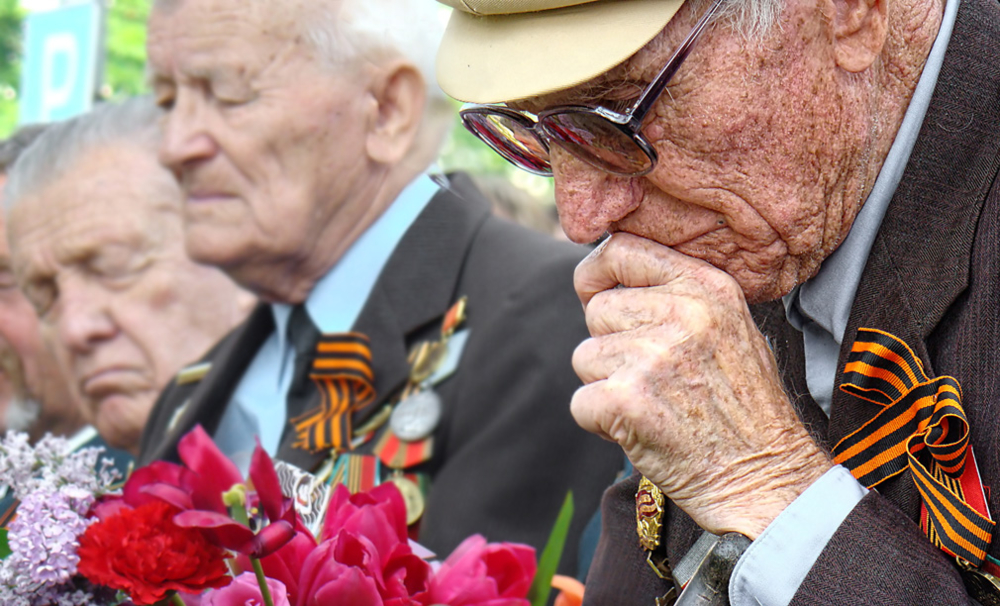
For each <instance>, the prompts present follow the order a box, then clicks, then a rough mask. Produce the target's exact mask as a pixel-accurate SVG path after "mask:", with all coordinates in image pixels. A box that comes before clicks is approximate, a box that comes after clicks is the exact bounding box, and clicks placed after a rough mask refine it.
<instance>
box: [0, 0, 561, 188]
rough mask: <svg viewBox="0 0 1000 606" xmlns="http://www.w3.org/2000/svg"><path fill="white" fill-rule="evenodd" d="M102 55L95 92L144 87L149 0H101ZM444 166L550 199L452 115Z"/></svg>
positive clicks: (9, 70)
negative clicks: (497, 178)
mask: <svg viewBox="0 0 1000 606" xmlns="http://www.w3.org/2000/svg"><path fill="white" fill-rule="evenodd" d="M104 2H105V11H106V19H105V32H104V34H105V46H106V55H105V62H104V73H103V75H102V80H101V87H100V91H99V96H100V97H101V98H104V99H120V98H123V97H128V96H132V95H137V94H141V93H144V92H147V91H148V87H147V85H146V77H145V65H146V18H147V16H148V15H149V10H150V5H151V1H150V0H104ZM24 14H25V12H24V10H22V9H21V8H20V7H19V6H18V0H0V139H2V138H4V137H7V136H9V135H10V134H11V133H12V132H13V131H14V129H15V128H16V127H17V101H18V99H17V89H18V86H19V85H20V74H21V37H22V36H21V24H22V21H23V18H24ZM439 164H440V166H441V168H443V169H445V170H466V171H469V172H472V173H485V174H500V175H504V176H506V177H508V178H509V180H510V181H511V183H512V184H514V185H515V186H516V187H519V188H520V189H523V190H525V191H527V192H528V193H530V194H532V195H533V196H535V197H537V198H539V199H540V200H541V201H542V203H551V197H552V184H551V180H549V179H541V178H539V177H534V176H532V175H529V174H527V173H524V172H522V171H518V170H517V169H515V168H514V167H512V166H510V165H509V164H507V162H506V161H504V160H503V159H501V158H500V157H499V156H497V155H496V154H495V153H493V152H492V151H490V150H489V149H487V148H486V147H485V146H484V145H483V144H482V143H480V142H479V141H478V140H477V139H475V137H473V136H472V135H471V134H469V133H468V132H467V131H466V130H465V129H464V128H462V127H461V125H460V124H459V123H458V121H457V119H456V124H455V128H454V129H453V130H452V135H451V137H450V138H449V140H448V142H447V143H446V144H445V147H444V150H443V151H442V155H441V158H440V161H439Z"/></svg>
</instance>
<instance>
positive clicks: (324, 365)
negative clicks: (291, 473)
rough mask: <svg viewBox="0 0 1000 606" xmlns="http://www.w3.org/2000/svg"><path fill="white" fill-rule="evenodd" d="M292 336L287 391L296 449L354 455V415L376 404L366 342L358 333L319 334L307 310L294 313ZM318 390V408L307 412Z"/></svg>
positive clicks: (290, 324) (299, 307) (300, 307)
mask: <svg viewBox="0 0 1000 606" xmlns="http://www.w3.org/2000/svg"><path fill="white" fill-rule="evenodd" d="M288 336H289V341H290V342H291V344H292V347H293V348H294V349H295V367H294V370H293V377H292V386H291V388H290V389H289V391H288V410H289V416H290V417H291V421H290V423H291V425H292V430H293V431H294V432H295V441H294V443H293V444H292V446H293V448H298V449H302V450H307V451H309V452H313V453H315V452H320V451H324V450H333V451H334V452H335V453H339V452H344V451H346V450H350V449H351V415H352V414H353V413H354V411H356V410H360V409H362V408H364V407H365V406H367V405H369V404H371V403H372V402H373V401H374V400H375V389H374V387H373V386H372V381H373V375H372V369H371V351H370V350H369V348H368V337H366V336H365V335H363V334H361V333H356V332H347V333H330V334H323V333H320V331H319V330H318V329H317V328H316V326H315V325H314V324H313V322H312V320H311V319H310V318H309V314H308V313H306V309H305V306H303V305H297V306H295V308H294V309H293V310H292V314H291V316H290V317H289V319H288ZM317 390H318V391H319V396H320V397H319V399H320V403H319V406H314V407H312V408H309V409H308V410H307V409H306V408H307V407H308V406H309V404H310V403H311V402H313V401H314V400H315V397H316V391H317ZM300 411H301V412H300ZM292 415H294V416H292Z"/></svg>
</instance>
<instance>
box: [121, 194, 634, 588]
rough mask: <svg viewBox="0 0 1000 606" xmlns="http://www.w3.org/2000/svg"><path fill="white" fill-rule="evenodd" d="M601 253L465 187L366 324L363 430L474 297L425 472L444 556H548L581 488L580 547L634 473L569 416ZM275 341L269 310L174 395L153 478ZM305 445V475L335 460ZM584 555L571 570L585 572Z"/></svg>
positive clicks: (436, 218) (207, 423)
mask: <svg viewBox="0 0 1000 606" xmlns="http://www.w3.org/2000/svg"><path fill="white" fill-rule="evenodd" d="M586 252H587V251H586V250H585V249H584V248H582V247H577V246H574V245H570V244H565V243H559V242H556V241H554V240H552V239H551V238H549V237H546V236H543V235H541V234H536V233H534V232H531V231H528V230H527V229H524V228H522V227H519V226H515V225H513V224H510V223H507V222H505V221H502V220H499V219H497V218H495V217H493V216H492V215H491V214H490V212H489V206H488V204H487V202H486V201H485V200H484V199H483V197H482V195H481V194H479V192H477V191H476V190H475V189H474V187H473V186H472V185H471V182H470V181H469V179H468V178H467V177H465V176H463V175H457V176H454V177H452V179H451V186H450V187H449V188H448V189H445V190H441V191H440V192H439V193H438V194H437V195H436V196H435V197H434V199H433V200H432V201H431V202H430V203H429V204H428V206H427V208H426V209H425V210H424V211H423V213H422V214H421V215H420V216H419V218H418V219H417V220H416V222H415V223H414V225H413V226H411V228H410V229H409V230H408V231H407V233H406V234H405V236H404V237H403V239H402V240H401V242H400V244H399V246H398V247H397V248H396V250H395V251H394V252H393V254H392V257H391V258H390V260H389V262H388V264H387V265H386V267H385V269H384V270H383V272H382V274H381V275H380V276H379V279H378V281H377V283H376V285H375V287H374V290H373V291H372V293H371V295H370V296H369V298H368V300H367V302H366V304H365V306H364V308H363V310H362V312H361V315H360V317H359V318H358V320H357V323H356V324H355V330H358V331H361V332H363V333H365V334H367V335H368V336H369V337H370V339H371V351H372V358H373V368H374V373H375V389H376V392H377V394H378V395H377V401H376V402H375V403H374V404H373V405H370V406H368V407H367V408H365V409H364V410H362V411H360V413H358V415H357V416H356V418H355V419H354V423H355V427H357V426H358V425H359V424H360V423H361V422H363V421H364V420H365V419H366V418H367V417H368V416H370V415H371V414H373V413H374V412H376V411H377V410H379V409H380V408H381V407H382V404H383V403H384V402H386V401H388V400H389V399H390V398H391V397H392V396H394V395H395V394H396V393H397V392H398V391H399V389H400V388H401V387H403V385H404V384H405V381H406V378H407V375H408V371H409V365H408V364H407V361H406V356H407V352H408V347H409V346H410V345H411V344H412V343H413V342H414V341H418V340H421V339H428V338H432V337H435V336H436V335H437V334H439V332H440V327H441V320H442V317H443V315H444V313H445V311H447V310H448V308H449V307H450V306H451V305H452V304H453V303H454V302H455V301H456V300H457V299H458V298H459V297H461V296H463V295H467V296H468V320H467V322H466V326H467V327H468V328H469V338H468V341H467V343H466V346H465V349H464V351H463V353H462V358H461V361H460V363H459V366H458V370H457V372H456V373H455V374H454V375H452V376H451V377H450V378H448V379H445V380H444V381H443V382H442V383H440V384H438V385H437V386H436V390H437V392H438V393H439V394H440V396H441V398H442V400H443V404H444V418H443V421H442V422H441V424H440V425H439V427H438V428H437V430H436V431H435V435H434V438H435V447H434V456H433V458H432V459H431V460H430V461H429V462H427V463H425V464H423V465H421V466H420V467H417V468H415V470H416V471H424V472H427V473H429V474H430V475H431V477H432V483H431V489H430V493H429V495H428V501H427V509H426V513H425V515H424V517H423V519H422V522H421V528H420V541H421V543H423V544H424V545H426V546H427V547H429V548H430V549H432V550H435V551H436V552H438V553H439V554H441V555H442V556H444V555H447V553H449V552H450V551H451V550H452V549H453V548H454V547H455V546H456V545H457V544H458V543H459V542H460V541H462V540H463V539H464V538H466V537H467V536H469V535H471V534H474V533H477V532H478V533H481V534H483V535H485V536H486V537H487V538H488V539H489V540H491V541H519V542H525V543H528V544H530V545H533V546H535V547H536V548H538V549H539V550H540V549H541V548H542V547H544V544H545V540H546V539H547V537H548V534H549V531H550V530H551V528H552V525H553V522H554V521H555V517H556V514H557V513H558V511H559V507H560V506H561V504H562V501H563V498H564V497H565V495H566V492H567V491H568V490H570V489H572V490H573V494H574V497H575V501H576V511H577V515H576V516H575V519H574V528H573V530H574V532H575V533H579V532H581V531H582V528H583V525H584V524H585V523H586V521H587V518H588V517H589V516H590V514H592V513H593V512H594V511H596V509H597V507H598V503H599V501H600V495H601V492H602V491H603V490H604V489H605V488H606V487H607V486H608V485H609V484H610V483H611V482H612V481H613V480H614V477H615V473H616V472H617V471H618V470H619V469H620V468H621V465H622V457H621V452H620V450H619V449H618V448H617V446H615V445H613V444H610V443H606V442H604V441H603V440H600V439H598V438H596V437H594V436H591V435H589V434H587V433H586V432H584V431H583V430H581V429H580V428H579V427H577V425H576V424H575V423H574V422H573V418H572V416H571V415H570V413H569V401H570V397H571V396H572V394H573V392H574V391H575V390H576V388H577V387H578V386H579V379H577V377H576V375H575V374H574V372H573V370H572V366H571V364H570V358H571V355H572V351H573V349H574V348H575V347H576V345H578V344H579V343H580V341H582V340H583V339H584V338H586V337H587V336H588V334H587V329H586V325H585V323H584V318H583V312H582V308H581V306H580V302H579V300H578V299H577V298H576V295H575V293H574V290H573V284H572V277H573V268H574V266H575V265H576V263H577V262H578V261H579V260H580V259H581V258H582V257H583V255H584V254H585V253H586ZM273 329H274V324H273V321H272V315H271V312H270V309H269V308H268V307H267V306H264V305H261V306H259V307H258V308H257V309H256V310H255V311H254V312H253V314H252V315H251V316H250V318H249V319H248V320H247V321H246V322H245V323H244V324H243V325H242V326H240V327H238V328H237V329H236V330H235V331H234V332H233V333H232V334H230V335H229V336H227V337H226V338H225V339H224V340H223V341H222V342H221V343H219V344H218V345H217V346H216V347H215V348H214V350H213V351H212V352H210V353H209V354H208V356H207V358H206V360H210V361H212V368H211V370H210V371H209V373H208V375H207V376H205V378H204V379H203V380H201V381H200V382H198V383H196V384H193V385H192V384H188V385H180V386H178V385H176V384H171V385H170V386H168V387H167V389H166V391H165V392H164V393H163V394H162V396H161V397H160V399H159V401H158V402H157V403H156V406H155V408H154V409H153V413H152V415H151V417H150V421H149V425H148V426H147V427H146V431H145V433H144V435H143V440H142V452H141V454H140V460H139V462H140V464H147V463H149V462H150V461H153V460H156V459H169V460H175V459H176V458H177V451H176V445H177V440H178V439H179V438H180V436H182V435H183V434H184V433H186V432H187V431H188V430H190V429H191V428H192V427H193V426H194V425H195V424H196V423H201V424H202V425H203V426H204V427H205V429H206V430H207V431H208V432H209V433H212V432H214V431H215V428H216V427H217V425H218V423H219V420H220V418H221V416H222V413H223V411H224V409H225V406H226V404H227V403H228V402H229V400H230V397H231V395H232V393H233V390H234V389H235V387H236V385H237V383H238V382H239V379H240V377H242V375H243V372H244V371H245V369H246V368H247V366H248V365H249V363H250V361H251V360H252V359H253V357H254V356H255V355H256V353H257V350H258V349H259V348H260V346H261V344H262V343H263V342H264V340H265V339H266V338H267V337H268V336H269V335H270V334H271V332H272V330H273ZM317 398H318V395H317ZM188 402H190V403H189V404H188V405H187V406H186V408H185V409H184V411H183V412H182V413H181V414H180V416H179V418H178V420H177V422H176V423H175V425H174V427H173V429H172V430H168V426H169V424H170V420H171V418H172V417H173V416H174V415H175V413H176V411H177V410H178V409H179V408H180V407H181V406H182V405H184V404H185V403H188ZM292 441H293V440H292V433H291V432H290V431H288V430H287V429H286V432H285V434H284V436H283V439H282V444H281V447H280V448H279V452H278V458H280V459H283V460H285V461H288V462H290V463H293V464H295V465H298V466H299V467H302V468H304V469H313V468H315V467H316V466H317V465H318V464H319V463H321V462H322V461H323V460H324V459H325V458H326V453H321V454H320V455H318V456H317V455H310V454H308V453H306V452H303V451H299V450H294V449H292V448H291V443H292ZM376 441H377V440H373V441H372V442H370V443H369V444H368V445H366V447H363V448H362V449H360V450H359V452H367V451H368V450H370V448H371V446H372V445H373V444H374V442H376ZM571 536H572V535H571ZM570 543H571V544H570V545H568V546H567V551H566V553H565V556H564V558H563V564H564V569H565V570H567V571H572V570H573V568H574V566H575V562H576V550H575V541H571V542H570Z"/></svg>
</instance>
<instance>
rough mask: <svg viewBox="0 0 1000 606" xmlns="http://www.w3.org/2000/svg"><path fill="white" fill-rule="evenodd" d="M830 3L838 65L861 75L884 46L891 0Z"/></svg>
mask: <svg viewBox="0 0 1000 606" xmlns="http://www.w3.org/2000/svg"><path fill="white" fill-rule="evenodd" d="M832 2H833V5H834V11H833V35H834V46H835V48H834V53H835V59H836V61H837V65H838V66H840V67H841V68H842V69H844V70H846V71H849V72H855V73H857V72H863V71H865V70H866V69H868V68H869V67H871V66H872V64H873V63H875V60H876V59H877V58H878V56H879V55H880V54H881V53H882V48H883V47H884V46H885V39H886V35H887V34H888V29H889V28H888V22H887V15H888V13H887V10H888V8H889V7H888V4H889V2H890V0H832Z"/></svg>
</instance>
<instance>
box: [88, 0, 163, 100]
mask: <svg viewBox="0 0 1000 606" xmlns="http://www.w3.org/2000/svg"><path fill="white" fill-rule="evenodd" d="M150 5H151V2H150V0H107V2H106V7H107V19H106V20H105V35H106V38H105V40H106V44H107V54H106V55H105V61H104V80H103V85H102V86H101V90H100V96H101V97H103V98H105V99H122V98H124V97H131V96H134V95H139V94H142V93H145V92H148V91H149V87H148V85H147V82H146V18H147V17H148V16H149V10H150Z"/></svg>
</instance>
